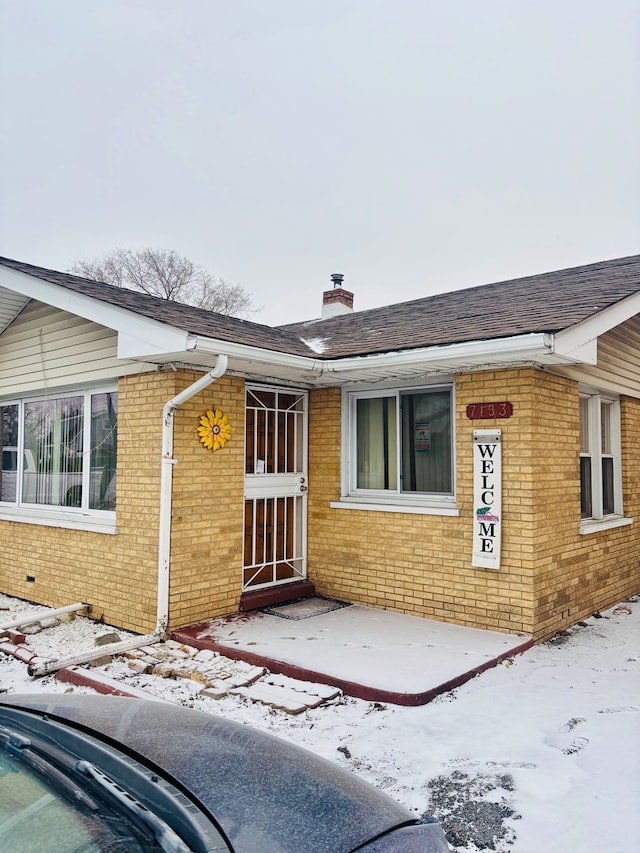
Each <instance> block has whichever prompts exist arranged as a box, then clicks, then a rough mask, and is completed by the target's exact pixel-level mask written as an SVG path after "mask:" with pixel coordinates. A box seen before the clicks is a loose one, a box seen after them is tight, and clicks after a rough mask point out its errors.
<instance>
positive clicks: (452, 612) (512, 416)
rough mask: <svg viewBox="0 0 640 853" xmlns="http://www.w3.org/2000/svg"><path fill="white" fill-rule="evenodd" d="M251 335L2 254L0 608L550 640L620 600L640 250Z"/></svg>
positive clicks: (626, 566) (639, 441)
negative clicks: (242, 615)
mask: <svg viewBox="0 0 640 853" xmlns="http://www.w3.org/2000/svg"><path fill="white" fill-rule="evenodd" d="M333 285H334V286H333V288H331V289H330V290H328V291H327V292H326V293H325V294H324V306H323V314H324V317H323V318H321V319H319V320H313V321H310V322H308V323H301V324H295V325H289V326H284V327H280V328H270V327H267V326H263V325H260V324H257V323H252V322H247V321H244V320H238V319H234V318H229V317H223V316H221V315H216V314H212V313H209V312H206V311H201V310H199V309H195V308H191V307H188V306H184V305H179V304H176V303H168V302H165V301H162V300H158V299H156V298H153V297H149V296H146V295H143V294H138V293H134V292H131V291H127V290H121V289H118V288H113V287H110V286H109V285H106V284H101V283H99V282H92V281H88V280H85V279H81V278H78V277H76V276H72V275H68V274H64V273H59V272H55V271H52V270H47V269H43V268H40V267H35V266H32V265H29V264H26V263H22V262H19V261H13V260H10V259H7V258H2V259H0V428H1V432H2V467H1V469H0V542H1V544H2V548H1V549H0V590H1V591H3V592H4V593H6V594H9V595H13V596H18V597H21V598H24V599H28V600H31V601H36V602H39V603H42V604H46V605H49V606H54V607H55V606H63V605H66V604H69V603H73V602H76V601H82V602H86V603H88V604H90V605H91V607H92V613H93V615H94V616H96V617H101V616H102V617H104V620H105V621H106V622H108V623H110V624H113V625H116V626H120V627H123V628H127V629H130V630H133V631H137V632H141V633H144V632H148V631H153V630H160V631H161V632H163V631H165V630H167V629H172V628H177V627H180V626H185V625H188V624H193V623H196V622H199V621H202V620H206V619H208V618H212V617H214V616H218V615H222V614H227V613H234V612H237V611H238V610H239V609H245V610H246V609H251V608H255V607H258V606H261V605H263V604H265V603H269V602H274V601H281V600H287V599H290V598H295V597H299V596H301V595H304V594H308V593H309V592H310V591H313V590H314V589H315V591H316V592H317V593H319V594H323V595H327V596H332V597H336V598H340V599H344V600H348V601H352V602H358V603H362V604H366V605H370V606H373V607H378V608H386V609H389V610H394V611H398V612H404V613H409V614H412V615H417V616H423V617H429V618H433V619H439V620H444V621H449V622H453V623H457V624H463V625H469V626H473V627H480V628H488V629H496V630H501V631H507V632H514V633H518V632H522V633H525V634H528V635H532V636H533V637H534V639H537V640H540V639H544V638H545V637H548V636H550V635H552V634H553V633H555V632H557V631H558V630H560V629H563V628H565V627H567V626H569V625H571V624H573V623H575V622H577V621H578V620H580V619H582V618H584V617H585V616H588V615H590V614H592V613H593V612H595V611H597V610H599V609H601V608H604V607H606V606H609V605H611V604H614V603H615V602H617V601H619V600H621V599H622V598H624V597H625V596H626V595H629V594H632V593H634V592H637V591H638V588H640V568H639V563H640V532H639V521H638V519H639V516H640V477H639V473H640V471H639V468H640V319H639V316H638V312H639V308H640V256H634V257H628V258H621V259H617V260H612V261H604V262H601V263H597V264H591V265H587V266H582V267H576V268H573V269H569V270H562V271H558V272H551V273H545V274H543V275H539V276H531V277H527V278H523V279H518V280H515V281H508V282H500V283H497V284H489V285H485V286H482V287H476V288H471V289H469V290H463V291H458V292H455V293H449V294H442V295H437V296H432V297H428V298H425V299H419V300H414V301H411V302H406V303H401V304H396V305H390V306H386V307H383V308H379V309H373V310H369V311H362V312H353V311H352V309H351V306H352V300H353V294H351V293H350V292H349V291H346V290H345V289H344V287H343V286H342V285H343V282H342V277H341V276H334V277H333Z"/></svg>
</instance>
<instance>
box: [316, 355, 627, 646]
mask: <svg viewBox="0 0 640 853" xmlns="http://www.w3.org/2000/svg"><path fill="white" fill-rule="evenodd" d="M455 400H456V441H455V444H456V493H457V504H458V507H459V509H460V516H459V517H447V516H437V515H413V514H406V513H396V512H376V511H366V510H353V509H338V508H331V507H330V503H331V501H335V500H337V499H338V498H339V496H340V410H341V392H340V391H339V390H338V389H328V390H317V391H313V392H312V393H311V400H310V440H309V446H310V459H309V466H310V467H309V484H310V497H309V576H310V578H311V580H312V581H314V583H315V584H316V587H317V589H318V591H319V592H321V593H324V594H326V595H330V596H335V597H338V598H344V599H347V600H350V601H356V602H359V603H362V604H368V605H371V606H374V607H382V608H386V609H389V610H395V611H399V612H403V613H410V614H415V615H418V616H425V617H429V618H434V619H441V620H446V621H449V622H454V623H458V624H463V625H470V626H474V627H481V628H489V629H498V630H503V631H509V632H518V631H522V632H525V633H531V634H533V635H534V637H535V638H536V639H542V638H543V637H546V636H549V635H551V634H553V633H554V632H555V631H557V630H559V629H560V628H563V627H566V626H567V625H569V624H572V623H574V622H576V621H577V620H578V619H580V618H582V617H584V616H586V615H588V614H590V613H593V612H594V611H595V610H597V609H599V608H601V607H605V606H607V605H609V604H612V603H614V602H615V601H617V600H620V598H622V597H624V596H625V595H627V594H630V593H632V592H636V591H637V589H638V587H639V586H640V571H639V569H638V553H639V545H640V534H639V532H638V527H637V525H631V526H628V527H622V528H616V529H613V530H608V531H602V532H601V533H592V534H589V535H580V533H579V524H580V479H579V421H578V386H577V383H575V382H573V381H571V380H568V379H564V378H561V377H559V376H554V375H551V374H549V373H546V372H543V371H540V370H534V369H530V368H522V369H506V370H496V371H484V372H478V373H469V374H462V375H460V376H458V377H457V378H456V381H455ZM483 400H484V401H489V400H509V401H510V402H511V403H512V404H513V416H512V417H511V418H509V419H506V420H500V421H496V422H495V423H494V422H493V421H471V420H469V419H468V418H467V417H466V407H467V405H468V404H469V403H472V402H479V401H483ZM639 409H640V402H639V401H637V400H632V399H631V398H624V399H623V402H622V431H623V437H624V440H623V465H624V472H623V484H624V500H625V512H626V514H627V515H629V516H632V517H637V515H638V512H639V511H640V503H639V497H640V495H639V490H638V487H637V485H636V480H637V478H636V477H634V476H632V471H633V465H634V463H635V464H637V459H638V458H639V457H638V451H639V450H640V444H639V439H640V428H639V426H638V424H639V420H638V416H639V415H640V411H639ZM487 426H497V427H499V428H500V429H501V430H502V443H503V540H502V560H501V568H500V570H499V571H497V572H496V571H490V570H486V569H478V568H474V567H473V566H472V565H471V550H472V517H473V493H472V471H473V456H472V435H473V430H474V429H476V428H486V427H487Z"/></svg>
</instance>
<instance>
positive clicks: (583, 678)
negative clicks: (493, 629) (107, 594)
mask: <svg viewBox="0 0 640 853" xmlns="http://www.w3.org/2000/svg"><path fill="white" fill-rule="evenodd" d="M2 605H4V606H6V607H10V610H9V611H4V612H2V611H0V622H1V621H2V618H3V615H6V616H7V618H8V617H9V616H10V615H13V613H14V612H16V611H17V609H18V608H25V607H27V605H25V604H24V603H23V602H18V601H16V600H15V599H9V598H5V597H4V596H1V595H0V606H2ZM34 609H35V608H34ZM39 609H40V608H39ZM105 631H106V627H105V626H104V625H95V624H94V623H92V622H90V621H89V620H88V619H85V618H81V617H79V618H77V619H76V620H75V621H73V622H70V623H67V624H61V625H58V626H57V627H55V628H49V629H47V630H45V631H43V632H41V633H39V634H35V635H33V636H28V637H27V645H28V646H29V647H30V648H32V649H33V650H34V651H36V652H37V653H38V654H39V655H50V656H52V657H53V656H55V657H61V656H66V655H68V654H71V653H72V652H73V651H77V650H79V649H84V648H86V647H87V645H90V644H91V643H92V641H93V638H94V637H95V636H96V634H99V633H104V632H105ZM119 633H120V635H121V636H122V637H123V638H124V636H125V634H124V632H119ZM107 648H108V647H105V651H106V649H107ZM100 671H102V672H104V673H105V674H108V675H110V676H111V677H116V678H119V679H122V680H126V681H128V682H130V683H131V684H135V685H136V686H137V687H143V688H144V689H146V690H148V691H149V692H153V693H155V694H156V695H160V696H163V698H166V699H170V700H172V701H176V702H179V703H182V704H185V705H188V706H190V707H195V708H200V709H201V710H204V711H207V712H209V713H214V714H221V715H223V716H226V717H229V718H231V719H234V720H238V721H241V722H243V723H246V724H249V725H252V726H255V727H256V728H259V729H263V730H265V731H269V732H271V733H274V734H277V735H280V736H282V737H285V738H286V739H287V740H290V741H293V742H295V743H298V744H299V745H301V746H305V747H307V748H308V749H310V750H312V751H313V752H316V753H318V754H320V755H323V756H325V757H326V758H329V759H330V760H332V761H335V762H337V763H339V764H341V765H343V766H346V767H348V768H350V769H351V770H353V771H354V772H355V773H357V774H359V775H360V776H362V777H364V778H365V779H367V780H368V781H370V782H372V783H373V784H374V785H376V786H377V787H379V788H381V789H383V790H385V791H386V792H387V793H389V794H390V795H391V796H393V797H394V798H395V799H397V800H399V801H400V802H402V803H404V804H405V805H406V806H408V807H409V808H411V809H412V810H414V811H415V812H416V813H418V814H424V813H434V812H435V814H436V815H437V816H438V817H439V818H440V819H441V821H442V822H443V825H444V827H445V830H446V831H447V834H448V837H449V840H450V842H451V844H452V848H453V849H455V850H457V851H465V853H470V852H471V851H485V850H487V851H488V850H495V851H515V853H573V852H574V851H576V853H578V851H579V853H601V851H604V850H606V851H611V853H634V851H638V850H640V810H639V808H638V804H639V803H640V597H638V596H633V597H632V598H631V599H629V600H628V601H626V602H622V603H621V604H620V605H618V606H617V607H615V608H612V609H611V610H609V611H607V612H606V613H603V614H602V616H601V618H595V617H592V618H590V619H588V620H587V621H586V622H583V623H581V624H579V625H577V626H575V627H574V628H573V629H571V630H570V631H568V632H566V634H563V635H559V636H557V637H556V638H554V639H553V640H551V641H550V642H548V643H546V644H544V645H541V646H537V647H534V648H532V649H530V650H529V651H527V652H525V653H524V654H522V655H520V656H519V657H517V658H515V659H514V660H513V661H512V662H505V663H503V664H501V665H499V666H497V667H496V668H494V669H492V670H489V671H487V672H485V673H484V674H482V675H480V676H478V677H477V678H475V679H473V680H472V681H470V682H468V683H467V684H465V685H464V686H462V687H460V688H458V689H457V690H455V691H453V692H451V693H447V694H444V695H442V696H440V697H438V698H437V699H436V700H435V701H433V702H432V703H431V704H429V705H424V706H421V707H417V708H402V707H399V706H393V705H380V704H377V703H368V702H363V701H360V700H357V699H351V698H346V697H340V698H338V699H335V700H333V701H332V702H330V703H327V704H324V705H321V706H320V707H318V708H316V709H314V710H309V711H306V712H305V713H303V714H300V715H298V716H295V717H292V716H290V715H289V714H286V713H284V712H281V711H274V710H273V709H269V708H267V707H265V706H263V705H258V704H254V703H251V702H248V701H247V700H245V699H242V698H241V697H239V696H226V697H225V698H223V699H220V700H217V701H216V700H214V699H210V698H206V697H203V696H201V695H200V694H199V692H198V691H199V689H200V688H199V685H197V684H196V683H195V682H193V681H189V680H188V679H180V680H172V679H161V678H159V677H157V676H150V675H138V674H136V673H133V672H132V671H131V670H130V669H129V668H128V667H127V666H126V664H125V663H124V662H123V660H122V659H116V660H114V662H113V663H112V664H109V665H107V666H104V667H102V668H101V670H100ZM0 687H2V688H3V689H5V690H8V691H10V692H20V691H29V692H33V691H56V692H63V691H66V690H69V689H70V688H69V685H67V684H63V683H60V682H58V681H56V679H55V678H54V677H52V676H47V677H45V678H42V679H39V680H37V681H35V680H32V679H30V678H29V677H28V675H27V669H26V666H25V665H24V664H22V663H20V662H19V661H17V660H15V659H14V658H12V657H6V656H4V655H0ZM72 689H75V690H80V688H72ZM107 701H109V699H108V697H105V702H107Z"/></svg>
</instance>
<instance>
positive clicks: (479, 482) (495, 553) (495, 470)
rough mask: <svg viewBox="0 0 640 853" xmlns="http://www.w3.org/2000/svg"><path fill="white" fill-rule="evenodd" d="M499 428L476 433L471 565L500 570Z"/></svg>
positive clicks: (500, 479) (500, 482)
mask: <svg viewBox="0 0 640 853" xmlns="http://www.w3.org/2000/svg"><path fill="white" fill-rule="evenodd" d="M500 438H501V430H499V429H476V430H474V431H473V558H472V561H471V565H473V566H478V567H479V568H482V569H499V568H500V541H501V532H502V444H501V441H500Z"/></svg>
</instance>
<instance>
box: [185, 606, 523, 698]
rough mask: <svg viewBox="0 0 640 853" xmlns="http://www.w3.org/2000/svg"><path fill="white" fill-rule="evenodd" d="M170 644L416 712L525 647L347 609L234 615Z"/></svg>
mask: <svg viewBox="0 0 640 853" xmlns="http://www.w3.org/2000/svg"><path fill="white" fill-rule="evenodd" d="M172 637H173V639H175V640H178V641H179V642H183V643H188V644H190V645H193V646H196V647H197V648H201V649H203V648H208V649H213V650H215V651H218V652H220V654H222V655H226V656H227V657H230V658H235V659H237V660H245V661H247V662H249V663H252V664H256V665H259V666H264V667H266V668H267V669H268V670H270V671H271V672H274V673H282V674H283V675H288V676H290V677H292V678H299V679H302V680H304V681H312V682H316V683H323V684H330V685H333V686H336V687H340V689H341V690H342V691H343V692H344V693H345V694H346V695H348V696H354V697H356V698H359V699H365V700H367V701H370V702H391V703H394V704H397V705H409V706H414V705H423V704H425V703H427V702H430V701H431V700H432V699H433V698H434V697H435V696H437V695H438V694H440V693H444V692H446V691H448V690H453V689H454V688H455V687H459V686H460V685H461V684H464V682H465V681H468V680H469V679H470V678H473V677H474V676H475V675H477V674H478V673H480V672H483V671H484V670H485V669H488V668H489V667H492V666H495V665H496V664H498V663H500V661H502V660H504V659H506V658H509V657H512V656H513V655H516V654H518V653H519V652H522V651H524V650H525V649H528V648H529V647H530V646H532V645H533V640H532V639H531V638H530V637H529V636H527V635H520V636H516V635H513V634H503V633H499V632H497V631H484V630H480V629H477V628H465V627H463V626H460V625H451V624H448V623H445V622H436V621H434V620H431V619H422V618H419V617H416V616H406V615H404V614H401V613H391V612H389V611H386V610H375V609H373V608H370V607H363V606H360V605H355V604H354V605H350V606H347V607H342V608H340V609H337V610H332V611H331V612H329V613H321V614H319V615H314V616H312V617H310V618H305V619H297V620H292V619H286V618H280V617H279V616H275V615H272V614H268V613H263V612H258V611H255V612H251V613H238V614H233V615H231V616H225V617H220V618H217V619H213V620H211V621H210V622H205V623H202V624H199V625H194V626H191V627H189V628H181V629H179V630H177V631H174V632H173V634H172Z"/></svg>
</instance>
